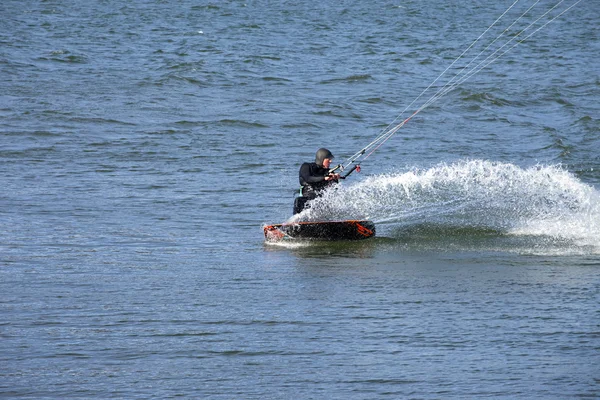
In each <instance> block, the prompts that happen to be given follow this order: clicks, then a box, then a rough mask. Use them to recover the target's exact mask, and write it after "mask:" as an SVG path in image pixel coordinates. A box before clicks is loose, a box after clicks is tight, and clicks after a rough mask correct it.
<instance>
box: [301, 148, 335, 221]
mask: <svg viewBox="0 0 600 400" xmlns="http://www.w3.org/2000/svg"><path fill="white" fill-rule="evenodd" d="M332 160H333V154H331V152H330V151H329V150H327V149H325V148H321V149H319V150H317V154H316V156H315V162H314V163H307V162H306V163H304V164H302V166H301V167H300V173H299V178H300V193H301V196H300V197H296V200H295V201H294V214H298V213H299V212H301V211H302V210H303V209H304V206H305V204H306V202H308V201H309V200H313V199H315V198H317V197H318V196H320V195H321V194H322V193H323V191H324V190H325V189H327V188H328V187H329V186H331V185H333V184H335V183H337V182H338V180H339V179H340V174H334V173H332V172H330V171H329V167H330V166H331V161H332Z"/></svg>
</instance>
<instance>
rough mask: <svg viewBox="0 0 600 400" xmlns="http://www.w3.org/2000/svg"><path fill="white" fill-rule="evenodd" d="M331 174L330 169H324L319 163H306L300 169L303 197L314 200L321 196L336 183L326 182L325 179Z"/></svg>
mask: <svg viewBox="0 0 600 400" xmlns="http://www.w3.org/2000/svg"><path fill="white" fill-rule="evenodd" d="M328 174H329V168H323V167H321V166H319V165H317V163H304V164H302V166H301V167H300V174H299V178H300V179H299V180H300V186H301V187H302V196H304V197H308V199H309V200H312V199H314V198H316V197H317V196H319V195H320V194H321V192H323V190H325V189H326V188H327V187H328V186H329V185H331V184H332V183H334V181H326V180H325V177H326V176H327V175H328Z"/></svg>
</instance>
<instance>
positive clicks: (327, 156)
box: [315, 148, 333, 168]
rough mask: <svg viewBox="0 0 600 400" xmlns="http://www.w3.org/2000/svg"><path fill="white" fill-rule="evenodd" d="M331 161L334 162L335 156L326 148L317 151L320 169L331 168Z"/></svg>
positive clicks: (316, 161)
mask: <svg viewBox="0 0 600 400" xmlns="http://www.w3.org/2000/svg"><path fill="white" fill-rule="evenodd" d="M331 160H333V154H331V152H330V151H329V150H327V149H325V148H320V149H319V150H317V155H316V156H315V163H317V165H318V166H319V167H323V168H329V165H330V164H331ZM326 164H327V165H326Z"/></svg>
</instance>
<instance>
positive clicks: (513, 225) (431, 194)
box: [297, 160, 600, 254]
mask: <svg viewBox="0 0 600 400" xmlns="http://www.w3.org/2000/svg"><path fill="white" fill-rule="evenodd" d="M362 218H367V219H372V220H373V221H375V222H376V223H378V225H379V226H380V227H381V225H383V226H384V227H386V228H387V229H386V230H387V234H388V235H389V234H391V235H392V236H393V235H394V232H402V231H406V230H413V231H414V230H415V229H417V228H418V229H420V230H423V229H429V230H430V232H435V231H437V232H438V233H439V235H442V231H443V232H444V233H443V235H447V234H448V231H450V232H458V231H460V232H462V233H461V234H463V235H464V232H466V231H469V232H478V234H481V232H494V234H495V235H497V236H510V237H521V238H538V239H540V238H544V240H545V241H548V240H551V241H553V242H554V243H558V242H560V243H563V244H564V243H569V245H568V246H569V248H571V249H572V248H573V246H575V247H576V248H578V249H579V250H581V249H585V253H590V252H591V253H593V254H600V193H599V192H598V191H597V190H596V189H595V188H594V187H592V186H589V185H587V184H585V183H583V182H581V181H580V180H579V179H577V177H575V176H574V175H573V174H571V173H570V172H568V171H566V170H564V169H563V168H562V167H560V166H543V165H537V166H533V167H530V168H521V167H519V166H516V165H513V164H509V163H500V162H491V161H484V160H467V161H460V162H456V163H453V164H440V165H437V166H435V167H433V168H430V169H424V170H421V169H415V170H412V171H409V172H404V173H396V174H386V175H379V176H371V177H368V178H366V179H364V180H363V181H361V182H358V183H355V184H351V185H347V184H346V185H340V186H339V187H337V188H335V189H334V190H330V191H328V192H327V193H326V194H325V195H324V196H323V197H321V198H319V199H316V200H314V201H313V202H312V203H311V207H310V208H309V209H308V210H306V211H304V212H303V213H302V214H300V215H298V216H297V219H298V220H307V221H316V220H335V219H362ZM379 231H381V229H380V230H379ZM537 242H538V243H539V242H540V240H538V241H537Z"/></svg>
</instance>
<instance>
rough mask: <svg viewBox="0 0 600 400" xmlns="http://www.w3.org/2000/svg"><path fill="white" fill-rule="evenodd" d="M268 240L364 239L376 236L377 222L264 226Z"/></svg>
mask: <svg viewBox="0 0 600 400" xmlns="http://www.w3.org/2000/svg"><path fill="white" fill-rule="evenodd" d="M263 230H264V233H265V240H266V241H267V242H280V241H283V240H362V239H368V238H370V237H372V236H375V224H374V223H373V222H372V221H367V220H346V221H323V222H293V223H284V224H275V225H265V226H264V227H263Z"/></svg>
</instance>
